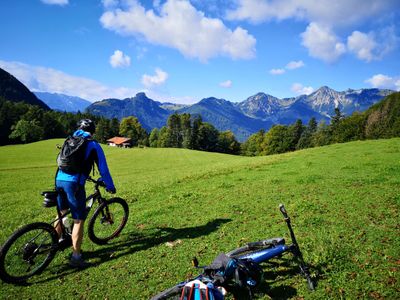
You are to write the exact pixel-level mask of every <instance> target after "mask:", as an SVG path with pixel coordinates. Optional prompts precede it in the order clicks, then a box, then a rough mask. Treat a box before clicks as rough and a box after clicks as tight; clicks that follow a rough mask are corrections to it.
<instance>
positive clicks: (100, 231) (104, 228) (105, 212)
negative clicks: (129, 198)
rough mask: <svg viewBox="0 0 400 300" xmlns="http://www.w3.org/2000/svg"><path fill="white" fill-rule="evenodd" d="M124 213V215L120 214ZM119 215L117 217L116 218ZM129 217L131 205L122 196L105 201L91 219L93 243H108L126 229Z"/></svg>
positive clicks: (90, 234) (89, 234)
mask: <svg viewBox="0 0 400 300" xmlns="http://www.w3.org/2000/svg"><path fill="white" fill-rule="evenodd" d="M121 213H122V216H119V214H121ZM116 215H117V218H116ZM128 217H129V207H128V204H127V203H126V201H125V200H124V199H122V198H112V199H109V200H106V201H104V202H103V203H102V204H100V206H99V207H98V208H97V209H96V210H95V211H94V213H93V216H92V217H91V218H90V220H89V225H88V236H89V238H90V240H91V241H92V242H93V243H96V244H98V245H104V244H107V242H108V241H110V240H112V239H113V238H115V237H117V236H118V235H119V234H120V233H121V231H122V229H124V227H125V225H126V222H127V221H128Z"/></svg>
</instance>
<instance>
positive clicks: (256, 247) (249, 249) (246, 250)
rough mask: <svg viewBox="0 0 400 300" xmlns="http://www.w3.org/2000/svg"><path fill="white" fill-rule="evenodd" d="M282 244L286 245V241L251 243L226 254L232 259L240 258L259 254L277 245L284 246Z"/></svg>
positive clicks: (275, 239)
mask: <svg viewBox="0 0 400 300" xmlns="http://www.w3.org/2000/svg"><path fill="white" fill-rule="evenodd" d="M282 244H285V239H283V238H272V239H267V240H261V241H257V242H251V243H248V244H246V245H244V246H242V247H239V248H236V249H234V250H232V251H229V252H228V253H226V255H227V256H229V257H232V258H240V256H242V255H245V254H250V253H254V252H259V251H261V250H264V249H269V248H272V247H274V246H276V245H282Z"/></svg>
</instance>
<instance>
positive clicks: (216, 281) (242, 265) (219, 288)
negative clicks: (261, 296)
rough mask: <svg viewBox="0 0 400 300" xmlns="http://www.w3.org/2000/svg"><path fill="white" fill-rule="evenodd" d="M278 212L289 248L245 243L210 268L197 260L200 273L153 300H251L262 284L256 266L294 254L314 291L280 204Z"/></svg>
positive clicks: (272, 242)
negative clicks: (229, 299) (230, 297)
mask: <svg viewBox="0 0 400 300" xmlns="http://www.w3.org/2000/svg"><path fill="white" fill-rule="evenodd" d="M279 209H280V211H281V213H282V214H283V217H284V219H285V222H286V224H287V226H288V229H289V232H290V237H291V240H292V243H291V244H290V245H286V244H285V239H284V238H271V239H266V240H261V241H257V242H252V243H248V244H247V245H245V246H243V247H240V248H237V249H235V250H232V251H230V252H228V253H226V254H224V253H221V254H220V255H219V256H218V257H217V258H216V259H215V260H214V261H213V263H212V264H211V265H210V266H205V267H199V266H198V261H197V259H196V258H194V259H193V265H194V266H195V267H196V268H202V269H203V273H202V274H200V275H198V276H197V277H195V278H193V279H190V280H187V281H184V282H181V283H179V284H177V285H176V286H174V287H172V288H169V289H167V290H165V291H163V292H161V293H159V294H158V295H156V296H154V297H153V298H152V300H162V299H177V300H178V299H179V300H192V299H204V300H205V299H207V300H212V299H215V300H223V299H224V296H225V295H226V294H227V293H231V294H233V296H234V297H235V299H251V298H252V297H253V290H254V288H255V287H256V286H257V285H258V284H259V283H260V282H261V281H262V273H263V271H262V269H261V267H260V266H259V264H260V263H262V262H266V261H268V260H270V259H272V258H274V257H280V256H281V255H283V254H285V253H286V252H290V253H292V254H293V256H294V260H295V261H296V262H297V263H298V265H299V267H300V272H301V274H302V275H303V276H304V277H305V278H306V279H307V283H308V287H309V289H310V290H314V282H313V280H312V279H311V275H310V273H309V269H308V266H307V265H306V263H305V262H304V259H303V255H302V253H301V251H300V247H299V245H298V243H297V240H296V237H295V235H294V232H293V229H292V226H291V223H290V218H289V216H288V214H287V212H286V209H285V207H284V206H283V205H282V204H281V205H280V206H279Z"/></svg>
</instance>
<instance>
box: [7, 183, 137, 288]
mask: <svg viewBox="0 0 400 300" xmlns="http://www.w3.org/2000/svg"><path fill="white" fill-rule="evenodd" d="M87 181H89V182H92V183H94V192H93V194H91V195H89V196H88V197H87V198H86V211H87V214H88V213H89V211H90V210H91V208H92V206H93V204H94V203H96V202H97V203H98V206H97V208H96V209H95V211H94V213H93V215H92V216H91V218H90V219H89V223H88V236H89V238H90V240H92V242H94V243H96V244H99V245H104V244H106V243H107V242H108V241H110V240H111V239H113V238H115V237H117V236H118V235H119V234H120V233H121V231H122V229H123V228H124V227H125V225H126V222H127V220H128V216H129V208H128V204H127V203H126V201H125V200H123V199H122V198H118V197H115V198H111V199H108V200H107V199H105V198H104V197H103V196H102V195H101V192H100V188H99V187H103V188H104V187H105V184H104V182H103V181H102V180H101V179H98V180H94V179H92V178H91V177H89V178H88V179H87ZM60 193H64V191H62V190H55V191H45V192H42V195H43V196H44V200H43V206H44V207H56V208H57V218H56V219H55V220H53V221H51V222H49V223H46V222H36V223H31V224H27V225H25V226H23V227H21V228H19V229H17V230H16V231H15V232H14V233H13V234H12V235H11V236H10V237H9V238H8V239H7V240H6V241H5V243H4V244H3V246H2V247H1V248H0V279H2V280H3V281H4V282H8V283H21V282H25V281H26V280H27V279H29V278H30V277H32V276H33V275H36V274H39V273H40V272H42V271H43V270H44V269H45V268H46V267H47V266H48V265H49V263H50V262H51V261H52V259H53V258H54V256H55V254H56V253H57V251H62V250H65V249H67V248H69V247H70V246H71V245H72V239H71V233H72V227H73V224H71V225H72V226H71V227H69V226H66V224H65V220H66V218H68V216H69V215H70V214H71V212H70V210H67V211H66V212H65V213H62V212H61V211H60V209H59V207H58V205H57V197H58V195H59V194H60ZM63 196H65V195H63ZM57 226H59V228H60V231H61V234H60V235H59V234H58V233H57V231H56V229H55V228H56V227H57Z"/></svg>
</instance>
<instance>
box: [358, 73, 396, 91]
mask: <svg viewBox="0 0 400 300" xmlns="http://www.w3.org/2000/svg"><path fill="white" fill-rule="evenodd" d="M365 82H366V83H369V84H370V85H371V86H372V87H374V88H382V89H391V90H396V91H400V76H397V77H395V78H393V77H390V76H387V75H383V74H377V75H374V76H372V77H371V78H369V79H367V80H365Z"/></svg>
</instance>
